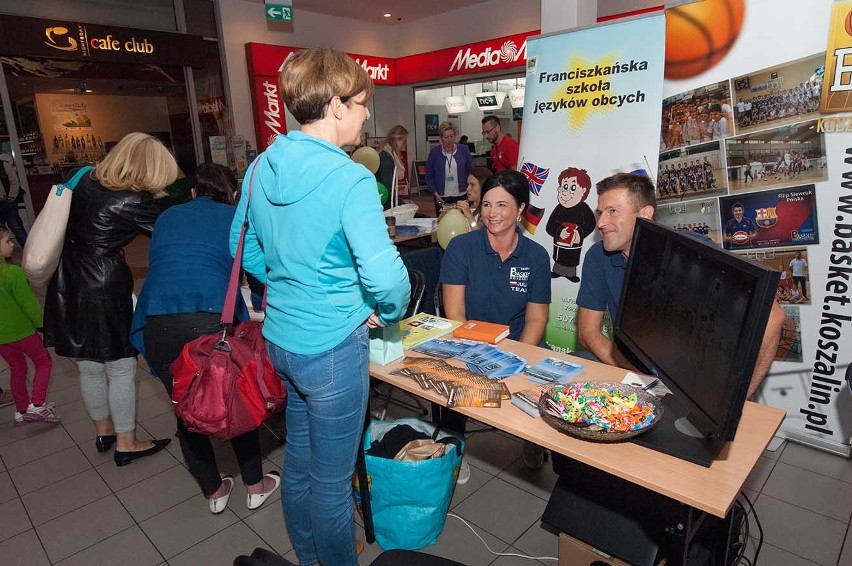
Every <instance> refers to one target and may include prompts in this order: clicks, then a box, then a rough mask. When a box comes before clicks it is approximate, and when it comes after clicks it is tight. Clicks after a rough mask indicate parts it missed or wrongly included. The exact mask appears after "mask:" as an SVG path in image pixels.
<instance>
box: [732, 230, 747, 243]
mask: <svg viewBox="0 0 852 566" xmlns="http://www.w3.org/2000/svg"><path fill="white" fill-rule="evenodd" d="M732 238H733V240H734V243H735V244H740V245H742V244H745V243H747V242H748V232H743V231H742V230H740V231H739V232H734V235H733V236H732Z"/></svg>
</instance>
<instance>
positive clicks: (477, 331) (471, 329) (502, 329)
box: [453, 320, 509, 344]
mask: <svg viewBox="0 0 852 566" xmlns="http://www.w3.org/2000/svg"><path fill="white" fill-rule="evenodd" d="M508 335H509V327H508V326H506V325H505V324H496V323H494V322H482V321H481V320H468V321H467V322H465V323H464V324H462V325H461V326H459V327H458V328H456V330H455V332H453V336H455V337H456V338H466V339H468V340H477V341H479V342H488V343H489V344H496V343H497V342H499V341H500V340H502V339H503V338H505V337H506V336H508Z"/></svg>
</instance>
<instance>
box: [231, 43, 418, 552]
mask: <svg viewBox="0 0 852 566" xmlns="http://www.w3.org/2000/svg"><path fill="white" fill-rule="evenodd" d="M279 82H280V85H281V95H282V98H283V99H284V102H285V104H286V105H287V109H288V110H289V111H290V112H291V113H292V114H293V116H294V117H295V118H296V120H297V121H298V122H299V124H301V127H302V129H301V131H291V132H289V133H288V134H287V135H286V136H278V137H277V138H276V139H275V141H274V142H273V143H272V145H271V146H270V147H269V148H268V149H267V150H266V151H265V152H264V153H263V154H261V155H260V156H258V158H257V159H256V160H255V161H254V164H253V166H252V168H251V169H250V170H249V171H248V173H247V175H246V181H245V182H244V185H245V186H244V187H243V197H242V198H241V200H240V203H239V205H238V206H237V215H236V217H235V219H234V223H233V225H232V226H231V250H232V253H233V252H234V251H235V250H236V245H237V240H238V239H239V232H240V223H241V220H242V218H243V214H244V212H245V210H246V196H245V195H246V194H247V193H248V184H249V183H251V189H252V197H251V202H250V203H249V204H248V209H249V212H248V217H249V226H248V230H247V231H246V239H245V247H244V251H243V267H244V268H245V269H246V270H247V271H249V272H250V273H252V274H253V275H254V276H255V277H257V278H258V279H260V280H261V281H265V282H266V284H267V307H266V320H265V322H264V325H263V335H264V337H265V338H266V342H267V348H268V350H269V357H270V360H271V361H272V363H273V365H274V366H275V369H276V370H277V371H278V374H279V375H280V376H281V378H282V379H283V380H284V382H285V384H286V386H287V393H288V396H287V411H286V424H287V447H286V452H285V458H284V474H283V476H284V477H283V485H282V494H281V499H282V503H283V507H284V520H285V523H286V525H287V533H288V535H289V537H290V541H291V542H292V543H293V547H294V549H295V550H296V555H297V556H298V558H299V563H300V564H316V563H317V562H320V563H322V564H329V565H331V564H334V565H338V566H355V565H356V564H357V557H356V553H355V529H354V523H353V513H352V474H353V473H354V471H355V458H356V456H357V453H358V448H359V446H360V439H361V431H362V429H363V425H364V417H365V415H366V412H367V399H368V393H369V343H368V335H367V333H368V329H369V328H377V327H380V326H385V325H387V324H390V323H392V322H396V321H397V320H399V319H400V317H401V316H402V315H403V313H404V312H405V309H406V306H407V305H408V298H409V294H410V288H409V282H408V273H407V271H406V269H405V265H403V263H402V260H401V259H400V257H399V253H398V252H397V250H396V248H395V247H394V245H393V244H392V243H391V241H390V238H389V237H388V231H387V226H386V225H385V222H384V216H383V215H382V205H381V203H380V202H379V196H378V193H377V192H376V178H375V177H374V176H373V175H372V173H370V171H368V170H367V168H366V167H364V166H363V165H360V164H358V163H355V162H354V161H352V160H351V159H350V158H349V156H348V155H346V153H345V152H344V151H343V150H342V149H341V147H343V146H346V145H354V144H357V143H359V141H360V136H361V127H362V125H363V124H364V122H365V121H366V120H367V118H369V116H370V112H369V111H368V110H367V107H366V104H367V102H368V101H369V99H370V97H371V96H372V94H373V83H372V81H371V80H370V77H369V76H368V75H367V73H366V71H364V69H362V68H361V67H359V66H358V65H357V64H356V63H355V61H353V60H352V59H350V58H349V57H347V56H346V55H345V54H343V53H340V52H338V51H334V50H331V49H326V48H316V49H306V50H304V51H300V52H298V53H296V54H295V55H292V56H290V57H289V58H288V59H287V61H286V62H285V63H284V66H283V69H282V70H281V73H280V76H279Z"/></svg>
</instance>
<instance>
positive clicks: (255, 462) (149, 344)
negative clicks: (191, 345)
mask: <svg viewBox="0 0 852 566" xmlns="http://www.w3.org/2000/svg"><path fill="white" fill-rule="evenodd" d="M220 317H221V314H219V313H206V312H198V313H184V314H165V315H157V316H149V317H148V318H147V320H146V322H145V331H144V340H145V359H146V360H147V361H148V365H149V366H151V369H153V370H154V372H156V374H157V377H159V378H160V380H161V381H162V382H163V385H164V386H165V387H166V391H168V393H169V397H171V395H172V374H171V371H169V367H170V366H171V365H172V362H173V361H175V360H176V359H177V357H178V356H179V355H180V352H181V350H182V349H183V346H184V344H186V343H187V342H191V341H192V340H194V339H195V338H198V337H199V336H203V335H204V334H214V333H217V332H221V327H220V325H219V319H220ZM177 429H178V430H177V432H178V440H179V441H180V450H181V452H182V453H183V458H184V460H186V464H187V466H188V467H189V472H190V473H191V474H192V475H193V477H194V478H195V479H196V481H197V482H198V485H200V486H201V492H202V493H203V494H204V496H205V497H210V496H211V495H212V494H213V493H215V492H216V490H217V489H219V486H220V485H221V484H222V479H221V477H220V475H219V467H218V466H217V465H216V456H215V454H214V452H213V445H212V444H211V443H210V437H208V436H207V435H204V434H199V433H197V432H192V431H191V430H189V429H187V428H186V425H184V423H183V421H181V420H180V418H178V419H177ZM231 448H233V450H234V455H235V456H236V458H237V464H239V466H240V475H242V477H243V483H245V484H246V485H253V484H256V483H258V482H259V481H261V480H263V459H262V457H261V455H260V435H259V434H258V432H257V430H252V431H249V432H247V433H245V434H243V435H241V436H237V437H236V438H232V439H231Z"/></svg>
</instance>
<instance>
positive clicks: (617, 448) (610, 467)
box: [370, 340, 785, 562]
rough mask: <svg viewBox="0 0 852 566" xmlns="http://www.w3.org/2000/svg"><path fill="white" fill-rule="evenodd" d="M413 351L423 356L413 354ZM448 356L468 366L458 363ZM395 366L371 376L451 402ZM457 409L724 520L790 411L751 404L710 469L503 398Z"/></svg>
mask: <svg viewBox="0 0 852 566" xmlns="http://www.w3.org/2000/svg"><path fill="white" fill-rule="evenodd" d="M499 346H500V348H501V349H503V350H506V351H508V352H514V353H516V354H518V355H520V356H521V357H523V358H524V359H525V360H527V362H528V363H529V364H530V365H533V364H536V363H538V362H540V361H541V360H543V359H544V358H546V357H548V356H554V355H555V356H561V357H565V358H566V359H574V360H576V361H578V362H580V363H582V364H584V365H585V367H586V369H585V371H584V372H583V374H582V375H581V376H580V379H582V380H583V381H619V382H620V381H621V380H622V379H623V378H624V377H625V375H626V371H625V370H623V369H620V368H617V367H613V366H607V365H604V364H600V363H596V362H592V361H589V360H585V359H582V360H581V359H578V358H573V357H572V356H569V355H562V354H557V353H555V352H553V351H550V350H545V349H543V348H538V347H535V346H530V345H527V344H521V343H520V342H515V341H513V340H503V341H502V342H500V344H499ZM410 355H413V356H421V354H417V353H416V352H412V353H411V354H410ZM447 361H448V362H449V363H452V364H453V365H459V366H463V363H462V362H460V361H458V360H447ZM398 363H399V361H397V362H393V363H391V364H388V365H386V366H380V365H377V364H370V375H371V376H372V377H374V378H376V379H379V380H382V381H385V382H387V383H389V384H391V385H393V386H394V387H398V388H400V389H403V390H405V391H408V392H410V393H413V394H415V395H418V396H420V397H423V398H424V399H427V400H429V401H434V402H436V403H439V404H442V405H445V404H446V402H445V399H443V398H442V397H440V396H438V395H437V394H435V393H433V392H430V391H425V390H423V389H421V388H420V386H419V385H418V384H417V382H416V381H414V380H413V379H409V378H406V377H402V376H396V375H391V374H390V372H391V371H392V370H393V369H394V368H395V367H396V365H397V364H398ZM504 382H505V383H506V385H507V386H508V388H509V390H510V391H512V392H515V391H518V390H522V389H529V388H530V387H533V386H535V384H534V383H533V382H531V381H529V380H528V379H527V377H526V376H524V375H515V376H512V377H510V378H507V379H505V380H504ZM455 410H456V411H458V412H460V413H463V414H465V415H468V416H469V417H471V418H473V419H476V420H478V421H480V422H482V423H485V424H487V425H490V426H492V427H494V428H498V429H500V430H503V431H505V432H508V433H510V434H512V435H514V436H517V437H518V438H522V439H524V440H530V441H532V442H535V443H536V444H539V445H541V446H543V447H545V448H547V449H549V450H552V451H554V452H558V453H560V454H564V455H565V456H567V457H569V458H572V459H574V460H577V461H579V462H582V463H584V464H588V465H589V466H592V467H594V468H596V469H598V470H602V471H604V472H608V473H610V474H612V475H614V476H616V477H619V478H622V479H624V480H627V481H629V482H631V483H632V484H635V485H637V486H640V487H641V488H644V489H648V490H650V491H653V492H655V493H659V494H662V495H665V496H667V497H670V498H672V499H674V500H676V501H679V502H681V503H684V504H686V505H688V506H689V507H690V508H692V509H696V510H699V511H702V512H705V513H708V514H710V515H713V516H716V517H720V518H725V517H726V516H727V515H728V512H729V510H730V509H731V507H732V505H733V503H734V500H735V499H736V497H737V495H738V494H739V492H740V490H741V489H742V487H743V484H744V483H745V481H746V478H747V477H748V475H749V474H750V473H751V470H752V469H753V468H754V466H755V464H756V463H757V461H758V459H759V458H760V456H761V454H762V453H763V451H764V450H765V449H766V446H767V445H768V444H769V441H770V440H771V439H772V437H773V435H774V434H775V432H776V430H778V427H779V426H780V425H781V421H782V420H783V419H784V415H785V413H784V411H782V410H780V409H777V408H774V407H767V406H764V405H759V404H756V403H752V402H750V401H748V402H746V404H745V407H744V409H743V413H742V417H741V419H740V424H739V428H738V429H737V434H736V439H735V440H734V441H733V442H729V443H727V444H726V446H725V447H724V448H723V449H722V452H721V453H720V454H719V456H718V458H717V460H716V461H714V462H713V464H712V465H711V466H710V467H709V468H705V467H702V466H699V465H697V464H692V463H690V462H687V461H685V460H681V459H679V458H675V457H673V456H669V455H667V454H663V453H661V452H657V451H655V450H651V449H649V448H645V447H642V446H639V445H638V444H634V443H632V442H621V443H614V444H603V443H594V442H587V441H583V440H580V439H576V438H573V437H570V436H567V435H565V434H563V433H561V432H559V431H557V430H556V429H554V428H552V427H551V426H550V425H548V424H547V423H545V422H544V421H543V420H542V419H536V418H532V417H530V416H529V415H527V414H526V413H524V412H523V411H521V410H520V409H518V408H517V407H515V406H514V405H512V404H511V403H509V402H504V403H503V406H502V407H500V408H498V409H484V408H461V407H460V408H456V409H455ZM675 562H677V561H675Z"/></svg>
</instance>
